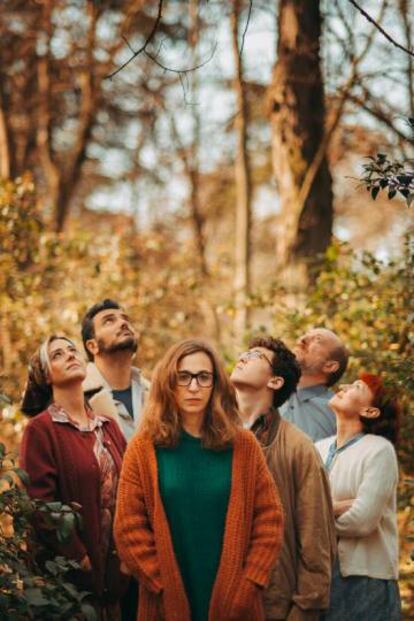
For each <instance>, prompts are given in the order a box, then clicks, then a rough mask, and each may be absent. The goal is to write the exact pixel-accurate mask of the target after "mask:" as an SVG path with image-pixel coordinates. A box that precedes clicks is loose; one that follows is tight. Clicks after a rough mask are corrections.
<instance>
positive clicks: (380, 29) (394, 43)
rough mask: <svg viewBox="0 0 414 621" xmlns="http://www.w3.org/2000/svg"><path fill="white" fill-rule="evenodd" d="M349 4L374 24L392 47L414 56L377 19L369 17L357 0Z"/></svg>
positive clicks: (413, 52) (349, 0) (351, 0)
mask: <svg viewBox="0 0 414 621" xmlns="http://www.w3.org/2000/svg"><path fill="white" fill-rule="evenodd" d="M348 2H350V3H351V4H352V6H354V7H355V8H356V10H357V11H359V12H360V13H361V15H363V16H364V17H365V19H367V20H368V21H369V22H371V24H373V25H374V26H375V28H376V29H377V30H378V31H379V32H380V33H381V34H382V35H383V36H384V37H385V38H386V39H387V40H388V41H389V42H390V43H392V45H394V46H395V47H397V48H398V49H400V50H402V51H403V52H405V53H406V54H409V55H410V56H414V51H413V50H410V49H409V48H408V47H404V46H403V45H401V44H400V43H398V42H397V41H395V40H394V39H393V38H392V37H391V36H390V35H389V34H388V32H386V31H385V30H384V29H383V28H382V27H381V26H380V25H379V24H378V23H377V22H376V21H375V19H373V18H372V17H371V15H369V14H368V13H367V12H366V11H365V10H364V9H363V8H362V7H360V6H359V4H357V2H355V0H348Z"/></svg>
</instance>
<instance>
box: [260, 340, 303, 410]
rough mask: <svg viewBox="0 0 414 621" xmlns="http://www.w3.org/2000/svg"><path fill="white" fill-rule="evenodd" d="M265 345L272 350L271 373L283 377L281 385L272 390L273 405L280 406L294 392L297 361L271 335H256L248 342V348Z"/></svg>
mask: <svg viewBox="0 0 414 621" xmlns="http://www.w3.org/2000/svg"><path fill="white" fill-rule="evenodd" d="M255 347H265V348H266V349H268V350H269V351H272V352H273V358H272V369H273V375H277V376H279V377H282V378H283V379H284V383H283V386H282V387H281V388H280V389H279V390H275V391H274V392H273V407H274V408H278V407H280V406H281V405H282V404H283V403H285V401H287V399H289V397H290V395H291V394H292V393H293V392H295V390H296V388H297V385H298V382H299V380H300V376H301V370H300V367H299V363H298V361H297V360H296V356H295V354H294V353H293V352H291V351H290V349H288V348H287V347H286V345H285V344H284V343H283V341H281V340H280V339H275V338H273V337H272V336H256V337H255V338H253V339H252V340H251V341H250V343H249V349H253V348H255Z"/></svg>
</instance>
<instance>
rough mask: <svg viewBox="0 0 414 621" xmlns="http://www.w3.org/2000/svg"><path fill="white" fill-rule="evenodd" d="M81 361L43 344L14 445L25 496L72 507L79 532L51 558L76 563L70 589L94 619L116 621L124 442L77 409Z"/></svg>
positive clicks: (53, 341)
mask: <svg viewBox="0 0 414 621" xmlns="http://www.w3.org/2000/svg"><path fill="white" fill-rule="evenodd" d="M85 376H86V365H85V362H84V359H83V355H82V354H81V353H80V352H79V350H78V349H77V348H76V346H75V344H74V343H73V342H72V341H71V340H69V339H67V338H66V337H64V336H51V337H49V338H48V339H47V340H46V341H45V342H44V343H43V345H42V346H41V347H40V348H39V350H38V351H37V353H36V354H35V355H34V356H33V358H32V360H31V364H30V367H29V378H28V383H27V387H26V391H25V395H24V398H23V405H22V410H23V411H24V412H25V413H26V414H29V415H30V416H31V417H32V418H31V420H30V422H29V423H28V425H27V427H26V429H25V432H24V435H23V441H22V445H21V463H22V467H23V468H24V469H25V470H26V471H27V472H28V474H29V476H30V484H29V486H28V492H29V494H30V496H32V497H33V498H37V499H39V500H43V501H45V502H50V501H60V502H62V503H65V504H66V503H69V502H77V503H78V504H80V505H81V509H80V513H81V516H82V523H83V528H82V529H81V530H80V529H79V530H76V531H75V532H74V533H73V535H72V538H71V541H70V542H69V543H68V544H65V546H64V547H60V546H59V551H60V552H61V553H64V554H65V555H66V556H68V557H69V558H71V559H73V560H76V561H78V562H79V565H80V567H81V570H78V571H74V572H73V574H72V579H73V582H74V583H75V584H76V585H77V586H78V587H79V588H81V589H83V590H85V589H86V590H88V591H91V592H92V593H93V595H94V604H95V608H96V610H97V613H98V618H99V619H101V620H102V621H103V620H105V621H107V620H108V619H118V618H120V611H119V606H118V600H119V597H120V596H121V595H122V591H123V588H124V587H126V586H127V578H126V577H125V576H122V574H121V572H120V563H119V559H118V557H117V555H116V550H115V546H114V542H113V537H112V523H113V516H114V512H115V496H116V490H117V483H118V479H119V473H120V470H121V462H122V456H123V453H124V450H125V444H126V443H125V440H124V437H123V435H122V433H121V432H120V431H119V429H118V425H117V424H116V423H115V422H114V421H113V420H110V419H108V418H104V417H102V416H97V415H95V414H94V413H93V412H92V410H90V409H89V408H88V407H86V405H85V400H84V395H83V389H82V382H83V380H84V379H85Z"/></svg>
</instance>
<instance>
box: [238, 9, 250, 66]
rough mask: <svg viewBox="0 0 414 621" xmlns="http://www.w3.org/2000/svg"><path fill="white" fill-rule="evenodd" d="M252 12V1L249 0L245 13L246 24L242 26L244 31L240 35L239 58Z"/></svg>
mask: <svg viewBox="0 0 414 621" xmlns="http://www.w3.org/2000/svg"><path fill="white" fill-rule="evenodd" d="M252 11H253V0H250V1H249V12H248V13H247V19H246V24H245V26H244V30H243V34H242V40H241V45H240V50H239V56H241V55H242V54H243V50H244V41H245V39H246V34H247V30H248V28H249V24H250V18H251V16H252Z"/></svg>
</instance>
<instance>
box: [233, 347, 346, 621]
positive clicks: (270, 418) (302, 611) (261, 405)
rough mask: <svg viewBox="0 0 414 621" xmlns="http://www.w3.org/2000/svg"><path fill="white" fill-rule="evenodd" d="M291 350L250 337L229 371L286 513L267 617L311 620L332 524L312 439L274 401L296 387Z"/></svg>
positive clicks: (318, 602) (323, 602)
mask: <svg viewBox="0 0 414 621" xmlns="http://www.w3.org/2000/svg"><path fill="white" fill-rule="evenodd" d="M300 373H301V372H300V368H299V365H298V363H297V361H296V358H295V356H294V354H293V353H292V352H291V351H290V350H289V349H288V348H287V347H286V346H285V345H284V343H283V342H282V341H280V340H278V339H274V338H272V337H270V336H268V337H260V338H256V339H253V340H252V341H251V343H250V346H249V349H248V351H247V352H245V353H243V354H241V356H240V357H239V360H238V362H237V364H236V366H235V368H234V370H233V372H232V374H231V381H232V382H233V384H234V386H235V388H236V391H237V397H238V401H239V407H240V413H241V416H242V419H243V421H244V425H245V427H248V428H250V429H251V431H252V432H253V433H254V434H255V436H256V438H257V439H258V440H259V442H260V444H261V445H262V447H263V450H264V453H265V456H266V459H267V463H268V466H269V469H270V472H271V473H272V475H273V478H274V480H275V483H276V486H277V488H278V490H279V493H280V497H281V501H282V505H283V508H284V513H285V534H284V542H283V547H282V552H281V555H280V558H279V561H278V563H277V565H276V567H275V568H274V570H273V574H272V577H271V580H270V584H269V587H268V588H267V589H266V591H265V593H264V603H265V611H266V619H267V621H279V620H280V621H281V620H288V621H305V620H306V621H316V620H317V619H319V617H320V614H321V612H322V611H323V610H324V609H326V608H327V607H328V604H329V589H330V582H331V572H332V564H333V559H334V554H335V547H336V545H335V527H334V517H333V510H332V502H331V497H330V491H329V483H328V480H327V476H326V474H325V471H324V467H323V464H322V462H321V460H320V457H319V455H318V453H317V451H316V449H315V447H314V445H313V443H312V441H311V440H310V439H309V438H308V437H307V436H306V435H305V434H304V433H302V432H301V431H300V430H299V429H298V428H297V427H295V426H294V425H292V424H291V423H290V422H288V421H286V420H284V419H282V418H281V416H280V414H279V411H278V408H279V407H280V406H281V405H282V403H284V402H285V401H286V400H287V399H288V398H289V397H290V395H291V394H292V393H293V392H294V391H295V390H296V386H297V384H298V381H299V378H300Z"/></svg>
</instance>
